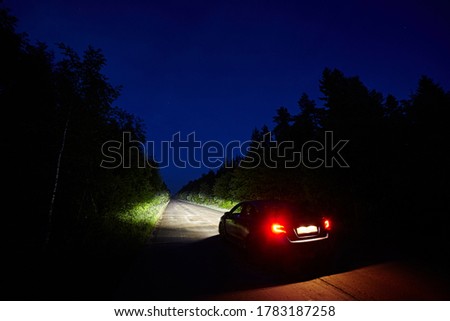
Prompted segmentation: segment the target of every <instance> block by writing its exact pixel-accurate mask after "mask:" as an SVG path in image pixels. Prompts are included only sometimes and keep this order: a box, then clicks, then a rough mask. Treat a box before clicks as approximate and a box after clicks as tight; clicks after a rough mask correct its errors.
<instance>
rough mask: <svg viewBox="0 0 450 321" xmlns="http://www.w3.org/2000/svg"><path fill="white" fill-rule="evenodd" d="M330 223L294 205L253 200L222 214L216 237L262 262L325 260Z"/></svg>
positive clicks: (317, 213)
mask: <svg viewBox="0 0 450 321" xmlns="http://www.w3.org/2000/svg"><path fill="white" fill-rule="evenodd" d="M332 224H333V223H332V221H331V218H330V217H327V216H325V215H323V214H322V213H320V212H315V211H314V210H311V209H310V208H308V207H306V206H301V205H299V204H297V203H296V202H291V201H281V200H252V201H244V202H240V203H238V204H237V205H236V206H234V207H233V208H232V209H231V210H230V211H229V212H226V213H224V214H223V216H222V217H221V218H220V222H219V227H218V229H219V235H220V236H221V237H222V238H223V239H226V240H228V241H231V242H232V243H235V244H237V245H239V246H241V247H242V248H244V249H245V250H246V251H247V252H248V253H249V254H251V255H253V256H256V257H261V258H272V259H273V258H276V259H280V258H285V259H286V258H288V259H291V260H292V259H302V258H307V259H316V258H322V259H323V258H327V257H329V256H330V255H331V250H332V242H331V241H332V237H331V234H332Z"/></svg>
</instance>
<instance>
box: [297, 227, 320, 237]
mask: <svg viewBox="0 0 450 321" xmlns="http://www.w3.org/2000/svg"><path fill="white" fill-rule="evenodd" d="M317 231H318V229H317V226H315V225H309V226H300V227H298V228H297V234H298V235H302V234H312V233H317Z"/></svg>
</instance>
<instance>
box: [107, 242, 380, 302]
mask: <svg viewBox="0 0 450 321" xmlns="http://www.w3.org/2000/svg"><path fill="white" fill-rule="evenodd" d="M344 252H346V251H344ZM358 258H359V259H355V256H352V255H350V254H348V253H342V252H341V253H339V252H338V254H337V257H336V260H335V262H334V264H333V265H332V266H330V268H329V269H327V270H322V269H317V266H316V265H315V264H313V263H312V264H306V265H303V266H302V267H301V268H299V269H295V270H289V271H286V270H285V269H284V268H280V267H279V266H277V265H274V264H270V265H269V264H267V263H265V262H263V261H254V260H250V259H249V258H248V257H247V256H246V254H245V252H244V251H241V250H239V249H237V248H235V247H234V246H232V245H231V244H228V243H226V242H224V241H223V240H221V239H220V238H219V236H218V235H217V236H213V237H209V238H206V239H204V240H201V241H196V242H191V243H155V244H151V245H149V246H148V247H147V248H146V249H145V250H144V251H143V252H142V254H141V255H140V257H139V259H138V260H137V262H136V264H135V266H134V268H133V269H132V271H131V273H129V274H128V276H127V277H126V278H125V280H124V282H123V284H122V286H121V287H120V288H119V289H118V291H117V293H116V296H115V298H114V299H117V300H169V301H173V300H194V299H207V298H208V297H209V296H211V295H215V294H220V293H226V292H230V291H240V290H249V289H257V288H263V287H270V286H275V285H283V284H290V283H295V282H302V281H308V280H312V279H315V278H317V277H321V276H324V275H328V274H334V273H338V272H343V271H349V270H352V269H355V268H357V267H361V266H363V265H366V264H371V263H374V260H375V258H376V257H369V256H367V257H365V256H364V255H363V256H359V257H358ZM380 260H381V258H377V261H380ZM287 272H289V273H287Z"/></svg>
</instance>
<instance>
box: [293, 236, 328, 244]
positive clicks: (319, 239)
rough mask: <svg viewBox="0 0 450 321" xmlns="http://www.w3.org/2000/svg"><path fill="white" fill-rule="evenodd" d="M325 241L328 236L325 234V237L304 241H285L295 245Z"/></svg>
mask: <svg viewBox="0 0 450 321" xmlns="http://www.w3.org/2000/svg"><path fill="white" fill-rule="evenodd" d="M326 239H328V234H326V235H325V236H321V237H315V238H305V239H296V240H291V239H289V238H288V239H287V240H288V241H289V243H293V244H297V243H309V242H317V241H323V240H326Z"/></svg>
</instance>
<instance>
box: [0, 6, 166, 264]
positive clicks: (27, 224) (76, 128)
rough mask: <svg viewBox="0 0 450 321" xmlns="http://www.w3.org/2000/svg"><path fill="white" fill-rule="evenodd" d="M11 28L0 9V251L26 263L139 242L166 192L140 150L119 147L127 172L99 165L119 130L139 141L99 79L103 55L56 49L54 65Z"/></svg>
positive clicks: (130, 118) (138, 126) (140, 131)
mask: <svg viewBox="0 0 450 321" xmlns="http://www.w3.org/2000/svg"><path fill="white" fill-rule="evenodd" d="M15 25H16V19H15V18H14V17H12V16H11V15H10V14H9V13H8V10H6V9H4V8H0V44H1V51H0V55H1V57H0V70H1V72H0V106H1V108H2V112H3V116H2V120H3V126H2V128H3V136H2V137H3V139H2V142H3V143H2V150H3V154H2V155H3V157H2V159H3V160H4V161H5V163H6V164H5V165H4V166H3V176H4V178H5V179H4V180H3V184H4V189H6V191H7V192H6V195H5V196H6V197H5V199H6V203H5V202H4V203H3V206H4V209H3V210H2V213H3V220H4V221H6V224H2V226H3V229H2V230H3V232H2V234H3V236H5V238H6V242H5V243H3V245H4V246H5V248H6V249H7V251H8V252H10V253H11V254H13V255H14V257H15V258H17V257H23V258H26V257H29V256H30V255H33V253H34V254H35V255H37V256H38V257H39V256H43V255H49V253H54V254H52V255H51V256H52V257H54V256H55V255H56V257H59V255H60V254H64V253H66V252H67V251H76V252H80V253H92V254H93V255H94V256H97V255H103V254H104V252H105V251H109V252H114V251H115V250H119V249H120V250H123V251H125V252H126V251H129V250H130V249H131V248H132V247H133V246H135V245H137V244H138V243H139V242H141V244H142V238H143V235H142V233H146V235H145V236H146V237H148V236H149V235H148V233H149V228H148V225H149V224H151V223H150V222H148V221H146V220H144V219H142V216H146V217H150V216H152V215H153V216H154V215H155V214H157V213H152V208H153V207H155V206H156V207H158V206H159V205H160V203H161V204H163V203H165V202H167V201H168V191H167V188H166V186H165V184H164V182H163V181H162V179H161V177H160V174H159V171H158V170H157V169H155V168H154V167H153V166H150V165H149V161H146V160H147V158H146V156H145V153H144V150H142V149H139V148H136V146H134V147H135V148H132V149H129V148H128V147H130V146H131V145H132V144H131V143H130V144H131V145H130V146H122V147H123V148H122V150H123V154H122V159H123V160H127V161H129V164H128V167H129V168H123V167H124V166H117V168H114V169H106V168H103V167H101V166H100V164H101V162H102V160H103V158H104V157H103V155H102V145H103V144H104V143H105V142H106V141H109V140H117V141H119V142H122V138H123V133H124V132H126V133H129V135H130V138H131V140H134V141H140V142H144V141H145V140H146V137H145V132H144V128H143V124H142V122H141V121H140V120H139V119H138V118H136V117H135V116H134V115H132V114H130V113H128V112H127V111H125V110H123V109H121V108H118V107H115V106H114V105H113V102H114V101H115V99H116V98H117V97H118V96H119V93H120V88H119V87H115V86H113V85H111V84H110V83H109V80H108V79H107V77H106V76H105V75H104V74H103V73H102V68H103V67H104V66H105V64H106V59H105V57H104V56H103V54H102V52H101V51H100V50H99V49H95V48H92V47H89V48H87V49H86V50H85V52H84V53H83V54H82V55H81V56H80V55H79V54H78V53H77V52H75V51H74V50H72V49H71V48H70V47H68V46H66V45H64V44H60V45H59V49H60V52H58V57H59V58H58V59H55V54H54V53H53V52H51V51H49V50H48V49H47V47H46V45H45V44H43V43H37V44H31V43H30V41H29V40H28V39H27V36H26V35H25V34H18V33H17V32H16V31H15ZM138 159H139V160H141V161H140V162H139V164H141V165H142V164H144V165H143V166H141V167H142V168H138ZM117 165H119V164H117ZM150 205H152V206H151V208H150V207H149V206H150ZM6 208H8V210H7V211H6V210H5V209H6ZM139 231H141V232H142V233H141V234H139ZM39 253H41V254H39ZM118 254H119V253H115V254H114V255H118ZM83 255H84V254H83ZM11 262H19V261H16V260H15V259H11ZM20 262H21V261H20ZM92 264H93V263H92V262H91V265H92ZM88 270H89V269H88Z"/></svg>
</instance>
